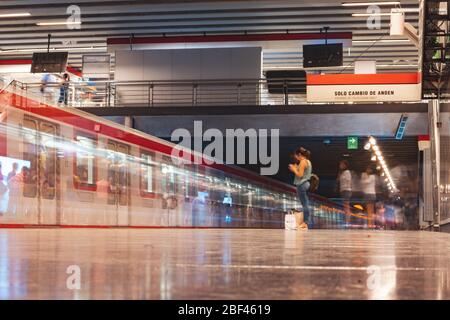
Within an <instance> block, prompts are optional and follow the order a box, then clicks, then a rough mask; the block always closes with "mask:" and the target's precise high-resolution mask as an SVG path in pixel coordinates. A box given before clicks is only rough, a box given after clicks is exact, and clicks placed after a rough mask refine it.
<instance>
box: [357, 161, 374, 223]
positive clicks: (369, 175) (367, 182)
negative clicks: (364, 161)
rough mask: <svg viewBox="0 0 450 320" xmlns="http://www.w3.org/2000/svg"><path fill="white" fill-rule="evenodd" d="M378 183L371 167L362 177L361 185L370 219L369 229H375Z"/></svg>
mask: <svg viewBox="0 0 450 320" xmlns="http://www.w3.org/2000/svg"><path fill="white" fill-rule="evenodd" d="M376 183H377V179H376V177H375V174H374V173H373V169H372V167H371V166H368V167H367V169H366V172H363V173H362V175H361V185H362V187H363V192H364V200H365V202H366V208H367V218H368V221H367V222H368V225H367V226H368V227H369V228H373V227H374V224H373V216H374V213H375V202H376V200H377V191H376Z"/></svg>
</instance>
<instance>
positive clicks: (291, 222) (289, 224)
mask: <svg viewBox="0 0 450 320" xmlns="http://www.w3.org/2000/svg"><path fill="white" fill-rule="evenodd" d="M284 229H286V230H297V218H296V216H295V214H294V213H293V212H288V213H287V214H286V215H285V216H284Z"/></svg>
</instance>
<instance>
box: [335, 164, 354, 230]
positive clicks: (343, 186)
mask: <svg viewBox="0 0 450 320" xmlns="http://www.w3.org/2000/svg"><path fill="white" fill-rule="evenodd" d="M338 183H339V193H340V196H341V198H342V202H343V205H344V211H345V222H346V223H347V224H348V223H349V222H350V218H351V209H350V199H351V197H352V173H351V171H350V163H349V162H348V161H347V160H341V161H340V162H339V173H338Z"/></svg>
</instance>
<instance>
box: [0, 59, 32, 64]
mask: <svg viewBox="0 0 450 320" xmlns="http://www.w3.org/2000/svg"><path fill="white" fill-rule="evenodd" d="M31 63H32V61H31V60H17V59H13V60H0V65H2V66H10V65H17V64H31Z"/></svg>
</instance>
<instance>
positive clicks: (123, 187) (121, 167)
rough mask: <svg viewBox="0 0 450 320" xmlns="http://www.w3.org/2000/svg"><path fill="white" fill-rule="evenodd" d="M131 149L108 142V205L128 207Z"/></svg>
mask: <svg viewBox="0 0 450 320" xmlns="http://www.w3.org/2000/svg"><path fill="white" fill-rule="evenodd" d="M129 151H130V149H129V147H128V146H127V145H122V144H119V143H116V142H113V141H108V156H107V159H108V185H109V187H108V204H117V203H118V204H119V205H121V206H126V205H128V200H129V187H130V176H129V169H128V161H129V160H128V158H127V156H128V154H129Z"/></svg>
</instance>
